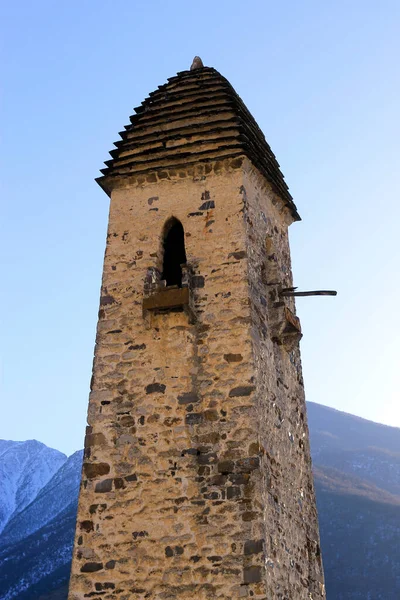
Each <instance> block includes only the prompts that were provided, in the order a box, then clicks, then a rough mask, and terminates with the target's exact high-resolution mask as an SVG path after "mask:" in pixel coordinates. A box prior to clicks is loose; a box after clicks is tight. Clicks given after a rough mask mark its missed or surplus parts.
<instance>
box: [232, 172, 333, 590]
mask: <svg viewBox="0 0 400 600" xmlns="http://www.w3.org/2000/svg"><path fill="white" fill-rule="evenodd" d="M242 195H243V201H244V205H245V211H244V214H245V225H246V231H247V236H246V237H247V256H248V275H249V288H250V302H251V314H252V332H251V334H252V340H253V346H254V360H255V371H256V378H255V381H256V389H257V402H258V419H259V423H260V428H259V434H260V447H261V453H262V458H261V469H262V474H263V478H264V480H263V485H262V489H263V505H264V522H265V561H266V583H267V597H268V598H279V599H282V600H283V599H285V600H291V599H294V598H296V599H297V598H310V599H311V598H312V599H313V600H316V599H317V598H323V597H325V591H324V585H323V584H324V579H323V570H322V560H321V555H320V546H319V531H318V517H317V512H316V502H315V495H314V487H313V478H312V471H311V456H310V448H309V433H308V426H307V418H306V405H305V397H304V388H303V377H302V370H301V360H300V351H299V346H298V343H295V344H294V345H293V347H287V346H286V345H285V341H283V342H282V343H280V340H276V339H275V340H274V336H273V334H271V329H272V324H273V323H274V322H275V321H276V318H277V315H278V318H282V311H280V308H281V305H282V304H285V305H287V307H288V308H289V309H290V310H291V311H292V312H293V313H294V312H295V306H294V299H293V298H284V299H282V298H280V297H279V291H280V290H281V289H283V288H287V287H291V286H293V281H292V272H291V261H290V249H289V240H288V225H289V224H290V219H288V216H287V211H286V210H285V209H284V208H283V207H282V203H281V201H280V199H279V198H278V197H276V195H275V194H274V193H273V192H272V190H271V188H270V186H269V185H268V184H267V183H266V181H265V179H264V178H263V177H261V176H260V174H259V173H258V171H257V170H256V169H254V168H253V167H252V165H251V164H250V163H249V162H248V161H246V169H245V175H244V182H243V188H242ZM278 311H279V312H278ZM275 313H277V314H275Z"/></svg>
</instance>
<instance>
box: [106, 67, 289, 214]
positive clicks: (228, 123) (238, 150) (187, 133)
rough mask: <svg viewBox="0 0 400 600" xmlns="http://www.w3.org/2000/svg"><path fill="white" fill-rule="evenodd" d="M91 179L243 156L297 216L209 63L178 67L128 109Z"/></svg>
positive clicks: (263, 146) (261, 141)
mask: <svg viewBox="0 0 400 600" xmlns="http://www.w3.org/2000/svg"><path fill="white" fill-rule="evenodd" d="M134 110H135V113H136V114H134V115H133V116H131V117H130V124H129V125H127V126H125V130H124V131H122V132H120V136H121V138H122V139H121V140H120V141H118V142H115V144H114V145H115V146H116V149H115V150H112V151H111V152H110V155H111V157H112V158H111V160H108V161H106V163H105V164H106V168H105V169H102V171H101V173H102V174H103V175H102V176H101V177H99V178H98V179H97V180H96V181H97V182H98V183H99V185H100V186H101V187H102V188H103V189H104V191H105V192H106V193H107V194H109V195H110V193H111V190H112V187H113V183H112V182H113V179H115V178H119V177H124V176H130V175H139V174H145V173H148V172H150V171H158V170H162V169H179V168H185V167H188V166H194V165H196V164H198V163H200V162H202V163H204V162H210V161H215V160H222V159H225V158H232V157H236V156H243V155H245V156H247V157H248V158H249V159H250V161H251V162H252V163H253V165H254V166H255V167H257V168H258V169H259V171H261V173H262V174H263V175H264V176H265V177H266V179H267V180H268V181H269V182H270V184H271V185H272V187H273V189H274V191H275V192H276V193H277V194H278V195H279V196H280V197H281V198H282V199H283V200H284V202H285V203H286V205H287V206H288V208H289V209H290V211H291V213H292V215H293V217H294V218H295V219H296V220H299V219H300V217H299V215H298V213H297V209H296V206H295V204H294V202H293V199H292V196H291V195H290V193H289V190H288V187H287V185H286V183H285V180H284V177H283V175H282V173H281V171H280V168H279V164H278V162H277V160H276V158H275V155H274V154H273V152H272V151H271V148H270V147H269V145H268V143H267V141H266V139H265V137H264V134H263V133H262V131H261V130H260V128H259V127H258V125H257V123H256V121H255V119H254V118H253V117H252V115H251V114H250V112H249V111H248V109H247V108H246V106H245V105H244V103H243V101H242V100H241V99H240V97H239V96H238V94H237V93H236V92H235V90H234V89H233V87H232V86H231V84H230V83H229V82H228V81H227V80H226V79H225V77H223V76H222V75H221V74H220V73H218V71H216V70H215V69H213V68H210V67H203V68H196V69H194V70H191V71H182V72H181V73H178V74H177V75H176V76H175V77H170V78H169V79H168V82H167V83H166V84H164V85H161V86H159V87H158V89H157V90H156V91H154V92H152V93H150V94H149V97H148V98H146V99H145V100H144V101H143V102H142V104H141V106H139V107H137V108H135V109H134Z"/></svg>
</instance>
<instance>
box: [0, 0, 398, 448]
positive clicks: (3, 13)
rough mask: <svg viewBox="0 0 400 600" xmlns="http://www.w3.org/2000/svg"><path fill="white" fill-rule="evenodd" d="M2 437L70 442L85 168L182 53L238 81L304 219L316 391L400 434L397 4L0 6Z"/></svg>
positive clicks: (90, 227) (82, 388) (97, 225)
mask: <svg viewBox="0 0 400 600" xmlns="http://www.w3.org/2000/svg"><path fill="white" fill-rule="evenodd" d="M0 17H1V18H0V21H1V28H2V30H3V31H2V35H1V39H2V42H1V44H2V48H1V51H2V61H1V63H2V73H1V75H2V82H3V93H2V100H1V123H2V145H1V161H2V174H3V176H2V182H1V185H2V203H3V207H2V215H3V218H2V222H1V238H0V239H1V243H2V251H1V254H0V257H1V263H2V265H1V272H2V294H1V305H2V306H1V313H0V314H1V340H2V342H1V346H2V347H1V373H0V376H1V379H0V393H1V419H0V437H1V438H6V439H15V440H22V439H29V438H36V439H38V440H40V441H42V442H44V443H46V444H48V445H49V446H53V447H55V448H58V449H60V450H62V451H64V452H66V453H67V454H69V453H71V452H73V451H74V450H76V449H78V448H80V447H82V444H83V434H84V429H85V422H86V410H87V399H88V389H89V381H90V376H91V366H92V356H93V346H94V336H95V327H96V319H97V309H98V297H99V288H100V278H101V269H102V260H103V252H104V244H105V232H106V225H107V212H108V198H107V196H106V195H105V194H104V193H103V192H102V191H101V189H100V188H99V187H98V186H97V185H96V184H95V182H94V178H95V177H96V176H97V175H98V170H99V169H100V168H101V167H102V163H103V161H104V160H106V159H107V158H108V151H109V150H111V148H112V143H113V142H114V141H115V140H117V139H118V135H117V132H118V131H120V130H121V129H122V127H123V125H124V124H126V123H127V122H128V117H129V115H130V114H132V108H133V107H134V106H137V105H138V104H140V102H141V101H142V100H143V99H144V97H145V96H147V94H148V93H149V92H150V91H152V90H154V89H155V88H156V87H157V86H158V85H160V84H162V83H164V82H165V81H166V78H167V77H170V76H172V75H174V74H175V73H176V72H177V71H181V70H184V69H186V68H188V67H189V66H190V63H191V61H192V58H193V56H194V55H195V54H199V55H200V56H201V57H202V58H203V61H204V63H205V64H206V65H208V66H213V67H215V68H217V69H218V70H219V71H220V72H221V73H222V74H223V75H225V76H226V77H227V78H228V79H229V80H230V81H231V83H232V84H233V86H234V87H235V89H236V90H237V92H238V93H239V95H240V96H241V97H242V98H243V100H244V101H245V103H246V104H247V106H248V107H249V109H250V111H251V112H252V113H253V115H254V116H255V118H256V119H257V121H258V123H259V125H260V126H261V128H262V129H263V131H264V133H265V135H266V137H267V139H268V141H269V143H270V145H271V146H272V149H273V151H274V152H275V154H276V156H277V158H278V160H279V162H280V164H281V167H282V170H283V173H284V174H285V177H286V180H287V182H288V184H289V187H290V190H291V192H292V195H293V196H294V199H295V202H296V204H297V206H298V208H299V211H300V214H301V216H302V218H303V221H302V222H300V223H296V224H294V225H293V226H292V228H291V246H292V257H293V268H294V278H295V284H296V285H298V286H299V288H301V289H316V288H333V289H337V290H338V292H339V295H338V296H337V297H336V298H304V299H301V298H300V299H299V300H298V302H297V309H298V314H299V316H300V318H301V321H302V325H303V330H304V338H303V341H302V343H301V345H302V355H303V368H304V375H305V382H306V392H307V397H308V399H309V400H312V401H314V402H319V403H321V404H327V405H329V406H333V407H335V408H338V409H340V410H345V411H348V412H351V413H354V414H357V415H360V416H363V417H366V418H369V419H373V420H376V421H379V422H383V423H387V424H391V425H396V426H400V405H399V351H398V345H399V333H400V331H399V329H400V326H399V322H400V319H399V316H398V310H399V309H398V298H399V291H400V276H399V268H398V264H399V243H398V239H399V233H398V232H399V224H398V207H399V187H400V185H399V156H400V153H399V139H400V131H399V130H400V126H399V106H400V98H399V96H400V94H399V88H400V86H399V54H400V41H399V38H400V36H399V30H400V27H399V26H400V3H399V2H398V1H397V0H396V1H395V0H393V1H385V0H383V1H382V2H380V3H377V2H371V1H368V0H367V1H360V0H354V1H346V2H344V1H342V0H336V1H335V2H331V3H328V2H321V1H307V0H305V1H302V2H300V1H286V2H285V1H283V2H280V3H277V2H272V1H269V0H267V1H266V0H255V1H251V0H250V1H249V2H243V1H239V0H230V1H229V2H228V1H226V0H218V1H216V0H214V1H210V0H203V1H201V2H190V3H189V2H187V1H185V2H183V1H181V0H177V1H173V0H171V1H170V2H167V1H165V0H164V1H160V0H152V1H150V0H148V1H147V2H142V1H136V2H134V1H127V0H118V1H115V2H110V1H109V0H108V1H105V0H91V1H90V0H80V1H79V2H78V1H77V0H69V1H68V2H54V1H51V2H50V1H47V2H46V1H42V0H36V1H35V2H32V1H31V0H25V1H18V0H15V1H14V3H13V4H11V3H5V2H3V4H2V8H1V9H0Z"/></svg>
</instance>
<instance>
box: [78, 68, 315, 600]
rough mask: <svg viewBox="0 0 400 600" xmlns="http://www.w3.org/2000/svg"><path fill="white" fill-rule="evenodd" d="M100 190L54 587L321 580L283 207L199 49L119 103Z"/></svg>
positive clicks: (198, 590)
mask: <svg viewBox="0 0 400 600" xmlns="http://www.w3.org/2000/svg"><path fill="white" fill-rule="evenodd" d="M135 113H136V114H135V115H134V116H132V117H131V118H130V124H129V125H128V126H126V127H125V130H124V131H123V132H122V133H121V138H122V139H121V140H120V141H118V142H117V143H116V144H115V145H116V149H115V150H112V152H111V157H112V158H111V160H109V161H108V162H107V163H106V165H107V168H105V169H103V171H102V173H103V175H102V176H101V177H100V178H99V179H98V183H99V184H100V186H101V187H102V188H103V190H104V191H105V192H106V193H107V194H108V195H109V196H110V198H111V206H110V217H109V226H108V234H107V246H106V253H105V259H104V272H103V281H102V290H101V298H100V310H99V321H98V328H97V339H96V349H95V358H94V367H93V377H92V382H91V392H90V401H89V411H88V423H89V426H88V428H87V433H86V440H85V459H84V465H83V472H82V483H81V491H80V498H79V508H78V517H77V526H76V537H75V546H74V555H73V564H72V574H71V580H70V591H69V600H78V599H79V600H83V599H84V598H94V597H96V598H97V597H100V598H103V599H105V600H106V599H111V598H112V599H119V600H128V599H129V600H132V599H133V600H136V599H137V600H139V599H151V600H156V599H157V600H177V599H178V600H190V599H196V600H206V599H207V600H215V599H224V600H228V599H229V600H232V599H236V598H253V599H254V600H256V599H258V600H261V599H263V600H274V599H280V600H306V599H307V600H310V599H312V600H317V599H321V598H323V597H324V585H323V572H322V562H321V556H320V548H319V534H318V521H317V512H316V504H315V497H314V489H313V480H312V473H311V460H310V450H309V437H308V429H307V419H306V408H305V401H304V390H303V379H302V372H301V362H300V352H299V340H300V337H301V331H300V324H299V321H298V318H297V317H296V316H295V307H294V300H293V298H287V297H282V296H281V295H280V292H281V291H282V290H283V289H284V288H289V287H291V286H292V285H293V284H292V274H291V266H290V252H289V243H288V226H289V225H290V224H291V223H292V222H293V221H296V220H299V216H298V213H297V210H296V206H295V205H294V203H293V200H292V197H291V195H290V194H289V191H288V188H287V186H286V184H285V182H284V178H283V175H282V173H281V172H280V170H279V165H278V163H277V161H276V159H275V156H274V154H273V153H272V151H271V149H270V147H269V146H268V144H267V142H266V140H265V138H264V136H263V134H262V132H261V131H260V129H259V128H258V126H257V123H256V122H255V120H254V119H253V117H252V116H251V114H250V113H249V111H248V110H247V108H246V107H245V105H244V104H243V102H242V101H241V99H240V98H239V96H238V95H237V94H236V92H235V91H234V89H233V88H232V86H231V85H230V84H229V83H228V81H227V80H226V79H225V78H224V77H222V76H221V75H220V74H219V73H218V72H217V71H216V70H215V69H213V68H208V67H203V66H202V63H201V61H200V63H199V62H197V63H196V64H195V63H194V66H192V69H191V70H190V71H183V72H181V73H178V75H177V76H176V77H172V78H170V79H169V80H168V83H166V84H165V85H162V86H160V87H159V88H158V89H157V90H156V91H155V92H152V93H151V94H150V95H149V97H148V98H147V99H146V100H145V101H144V102H143V103H142V105H141V106H139V107H138V108H136V109H135Z"/></svg>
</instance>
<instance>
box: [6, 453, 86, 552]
mask: <svg viewBox="0 0 400 600" xmlns="http://www.w3.org/2000/svg"><path fill="white" fill-rule="evenodd" d="M82 457H83V451H82V450H80V451H78V452H75V453H74V454H73V455H72V456H70V457H69V458H68V459H67V460H66V462H64V464H63V465H62V466H61V467H60V469H59V470H58V471H57V472H56V473H55V475H53V477H52V478H51V479H50V481H49V482H48V483H47V484H46V485H45V486H44V487H43V488H42V489H41V490H40V491H39V493H38V495H37V496H36V498H35V499H34V500H33V501H32V502H31V504H29V505H28V506H27V507H26V508H25V509H24V510H22V511H21V512H19V513H18V514H16V515H15V516H14V517H13V518H12V519H10V520H9V521H8V523H7V525H6V526H5V528H4V530H3V533H2V534H1V536H0V548H1V547H3V548H4V547H5V546H7V545H9V544H15V543H16V542H18V541H19V540H22V539H24V538H26V537H28V536H29V535H31V534H32V533H34V532H35V531H37V530H39V529H40V528H41V527H44V525H46V524H47V523H49V522H50V521H51V520H52V519H54V517H56V516H57V515H58V514H60V513H61V512H62V511H63V510H64V509H65V508H66V507H67V506H68V505H69V504H70V502H71V499H73V500H75V499H76V498H77V495H78V490H79V482H80V474H81V466H82Z"/></svg>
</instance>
